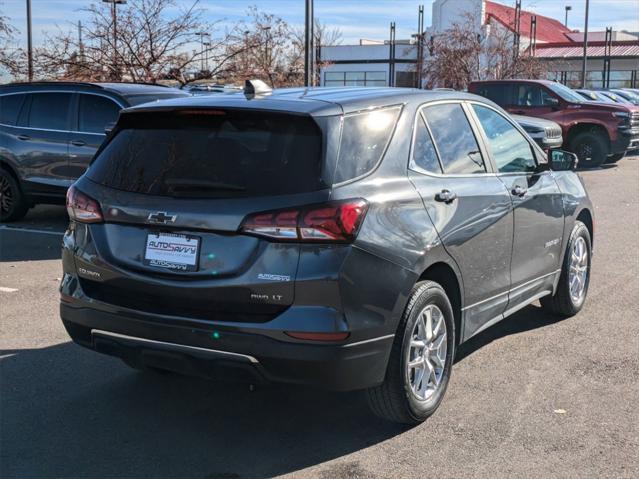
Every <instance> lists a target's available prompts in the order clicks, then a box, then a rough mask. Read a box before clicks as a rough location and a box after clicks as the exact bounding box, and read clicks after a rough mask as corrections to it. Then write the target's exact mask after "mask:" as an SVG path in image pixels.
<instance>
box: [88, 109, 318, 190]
mask: <svg viewBox="0 0 639 479" xmlns="http://www.w3.org/2000/svg"><path fill="white" fill-rule="evenodd" d="M118 128H119V131H118V132H117V133H116V135H115V137H114V138H113V139H112V140H111V141H110V142H109V143H108V144H107V145H106V146H105V147H104V149H103V150H102V151H101V152H100V153H99V154H98V156H97V157H96V159H95V161H94V162H93V164H92V165H91V167H90V168H89V170H88V172H87V175H88V177H89V179H91V180H93V181H95V182H97V183H100V184H102V185H105V186H108V187H111V188H115V189H118V190H124V191H130V192H135V193H142V194H148V195H160V196H172V197H188V198H235V197H249V196H272V195H284V194H294V193H303V192H310V191H316V190H319V189H322V188H325V187H326V185H325V182H324V181H323V179H322V161H321V158H322V134H321V131H320V130H319V128H318V127H317V125H316V124H315V122H314V121H313V120H312V119H311V118H310V117H303V116H292V115H284V114H271V113H262V112H247V111H239V110H238V111H217V110H215V111H205V110H202V111H199V112H198V111H192V112H179V113H177V114H176V113H175V112H173V113H160V112H155V113H133V114H126V115H123V116H122V117H121V121H120V124H119V126H118Z"/></svg>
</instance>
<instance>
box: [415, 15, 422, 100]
mask: <svg viewBox="0 0 639 479" xmlns="http://www.w3.org/2000/svg"><path fill="white" fill-rule="evenodd" d="M416 66H417V68H416V70H417V72H416V74H415V77H416V78H415V87H416V88H421V87H422V74H423V70H424V5H420V6H419V10H418V11H417V65H416Z"/></svg>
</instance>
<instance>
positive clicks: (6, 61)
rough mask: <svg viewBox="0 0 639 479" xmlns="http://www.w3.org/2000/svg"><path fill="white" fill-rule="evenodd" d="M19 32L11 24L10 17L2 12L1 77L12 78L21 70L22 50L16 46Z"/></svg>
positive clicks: (0, 32) (0, 34)
mask: <svg viewBox="0 0 639 479" xmlns="http://www.w3.org/2000/svg"><path fill="white" fill-rule="evenodd" d="M17 33H18V31H17V30H16V29H15V28H14V27H13V26H12V25H11V24H10V23H9V17H7V16H5V15H3V13H2V11H0V75H2V74H3V73H8V74H9V75H11V76H15V74H16V73H17V72H18V71H19V70H20V57H21V50H20V49H19V48H17V46H16V44H15V36H16V34H17Z"/></svg>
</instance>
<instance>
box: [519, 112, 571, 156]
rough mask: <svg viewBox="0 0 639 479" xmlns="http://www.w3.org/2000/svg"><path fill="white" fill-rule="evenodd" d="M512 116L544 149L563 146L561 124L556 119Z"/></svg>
mask: <svg viewBox="0 0 639 479" xmlns="http://www.w3.org/2000/svg"><path fill="white" fill-rule="evenodd" d="M510 117H511V118H512V119H513V120H515V121H516V122H517V123H519V126H521V127H522V128H523V129H524V130H525V131H526V133H528V136H530V137H531V138H532V139H533V140H535V143H537V144H538V145H539V146H540V147H541V148H542V149H543V150H544V151H547V150H551V149H555V148H561V145H562V144H563V142H564V139H563V136H562V134H561V126H559V125H558V124H557V123H555V122H554V121H550V120H544V119H543V118H534V117H531V116H523V115H510Z"/></svg>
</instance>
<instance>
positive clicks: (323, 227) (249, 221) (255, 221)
mask: <svg viewBox="0 0 639 479" xmlns="http://www.w3.org/2000/svg"><path fill="white" fill-rule="evenodd" d="M367 208H368V203H366V201H365V200H362V199H354V200H344V201H334V202H330V203H323V204H319V205H309V206H302V207H299V208H287V209H281V210H273V211H264V212H261V213H255V214H252V215H249V216H247V217H246V218H244V221H243V222H242V225H241V226H240V232H241V233H246V234H251V235H256V236H263V237H265V238H271V239H274V240H279V241H302V242H322V243H326V242H328V243H350V242H352V241H353V240H354V239H355V237H356V236H357V232H358V230H359V227H360V225H361V224H362V221H363V220H364V216H365V215H366V210H367Z"/></svg>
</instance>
